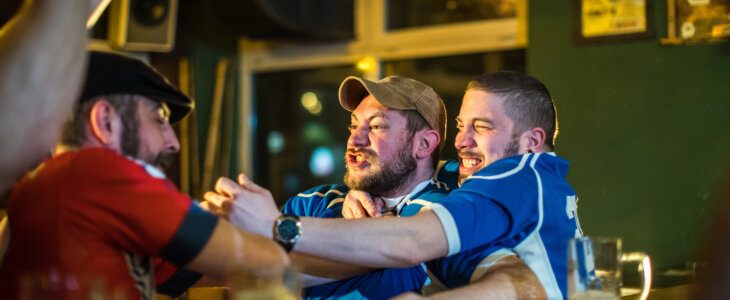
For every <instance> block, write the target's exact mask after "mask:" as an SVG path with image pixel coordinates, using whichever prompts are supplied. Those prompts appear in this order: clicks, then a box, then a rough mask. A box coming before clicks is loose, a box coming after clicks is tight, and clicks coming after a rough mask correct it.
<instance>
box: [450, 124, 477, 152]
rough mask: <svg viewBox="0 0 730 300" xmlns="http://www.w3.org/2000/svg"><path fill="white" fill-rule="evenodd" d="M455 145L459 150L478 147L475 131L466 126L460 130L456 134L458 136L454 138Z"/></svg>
mask: <svg viewBox="0 0 730 300" xmlns="http://www.w3.org/2000/svg"><path fill="white" fill-rule="evenodd" d="M454 147H455V148H456V149H457V150H463V149H468V148H473V147H476V141H474V133H473V132H472V131H471V130H469V129H466V128H465V129H463V130H461V131H459V132H458V133H457V134H456V138H455V139H454Z"/></svg>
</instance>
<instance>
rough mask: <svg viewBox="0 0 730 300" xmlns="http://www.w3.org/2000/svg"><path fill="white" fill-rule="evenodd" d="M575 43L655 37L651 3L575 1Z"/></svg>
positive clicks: (638, 0)
mask: <svg viewBox="0 0 730 300" xmlns="http://www.w3.org/2000/svg"><path fill="white" fill-rule="evenodd" d="M574 1H575V9H574V11H575V13H574V15H575V16H574V26H573V27H574V28H573V31H574V34H573V37H574V41H575V42H576V43H577V44H592V43H603V42H611V41H626V40H636V39H647V38H651V37H653V36H654V24H653V21H652V20H653V15H652V1H653V0H611V1H602V0H574Z"/></svg>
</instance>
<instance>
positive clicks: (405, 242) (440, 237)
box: [294, 211, 447, 268]
mask: <svg viewBox="0 0 730 300" xmlns="http://www.w3.org/2000/svg"><path fill="white" fill-rule="evenodd" d="M302 230H303V233H302V238H301V240H299V242H298V243H297V245H296V246H295V248H294V250H295V251H298V252H302V253H306V254H310V255H316V256H326V257H328V258H331V259H333V260H337V261H347V262H350V263H354V264H359V265H366V266H369V267H374V268H402V267H410V266H413V265H416V264H418V263H421V262H423V261H426V260H430V259H434V258H437V257H441V256H444V255H446V253H447V242H446V236H445V233H444V231H443V229H442V228H441V223H440V222H439V220H438V217H436V215H435V214H433V213H432V212H430V211H427V212H423V213H420V214H418V215H416V216H413V217H409V218H384V219H358V220H333V219H315V218H303V219H302Z"/></svg>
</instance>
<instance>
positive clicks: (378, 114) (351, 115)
mask: <svg viewBox="0 0 730 300" xmlns="http://www.w3.org/2000/svg"><path fill="white" fill-rule="evenodd" d="M377 117H381V118H383V119H385V120H389V119H388V116H387V115H385V114H384V113H383V112H382V111H379V112H376V113H374V114H373V115H371V116H369V117H368V118H367V120H368V121H372V120H373V119H375V118H377ZM350 118H352V119H355V121H357V120H358V119H357V116H356V115H355V113H351V114H350Z"/></svg>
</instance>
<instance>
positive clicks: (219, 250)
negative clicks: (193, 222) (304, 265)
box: [185, 220, 289, 278]
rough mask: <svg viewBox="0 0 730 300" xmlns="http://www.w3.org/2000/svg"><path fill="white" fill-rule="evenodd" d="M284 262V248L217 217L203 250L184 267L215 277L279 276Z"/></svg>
mask: <svg viewBox="0 0 730 300" xmlns="http://www.w3.org/2000/svg"><path fill="white" fill-rule="evenodd" d="M288 264H289V258H288V256H287V255H286V253H285V252H284V249H282V248H281V247H280V246H279V245H277V244H276V243H275V242H273V241H272V240H271V239H269V238H266V237H263V236H260V235H256V234H252V233H249V232H246V231H243V230H241V229H238V228H236V227H234V226H233V225H231V224H230V223H228V222H227V221H225V220H219V222H218V225H216V229H215V230H214V232H213V235H212V236H211V237H210V240H209V241H208V243H207V244H206V245H205V247H204V248H203V250H202V251H201V252H200V254H198V256H197V257H195V259H193V260H192V261H191V262H190V263H189V264H188V265H187V266H185V267H186V268H188V269H189V270H193V271H196V272H200V273H203V274H207V275H211V276H214V277H217V278H223V277H224V276H226V275H230V274H231V272H243V274H244V275H245V274H248V275H253V276H255V277H260V278H270V277H274V276H279V275H281V272H283V270H284V266H286V265H288Z"/></svg>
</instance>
